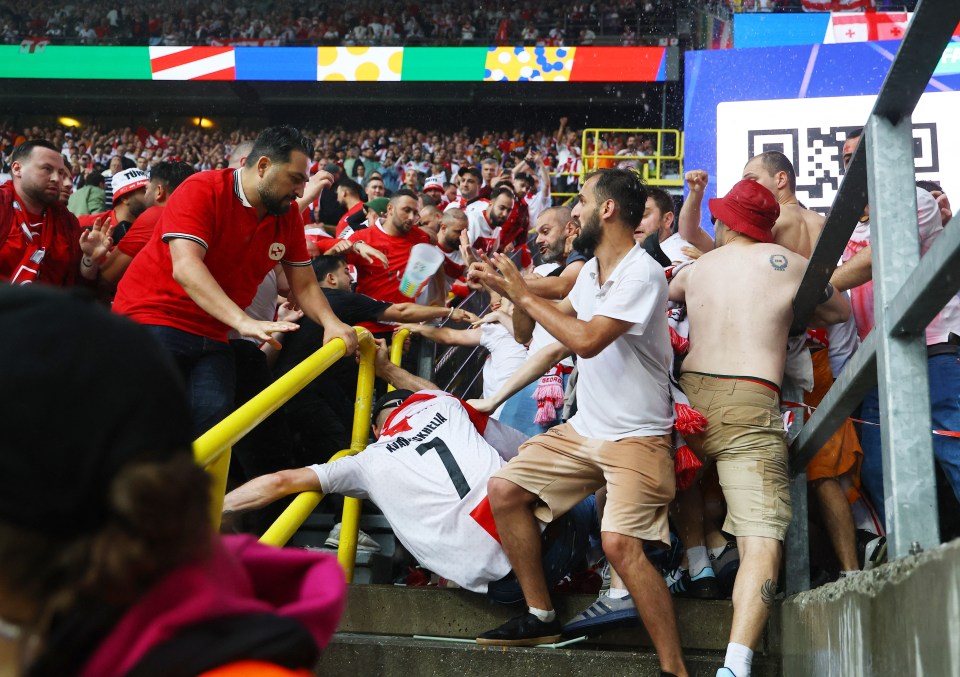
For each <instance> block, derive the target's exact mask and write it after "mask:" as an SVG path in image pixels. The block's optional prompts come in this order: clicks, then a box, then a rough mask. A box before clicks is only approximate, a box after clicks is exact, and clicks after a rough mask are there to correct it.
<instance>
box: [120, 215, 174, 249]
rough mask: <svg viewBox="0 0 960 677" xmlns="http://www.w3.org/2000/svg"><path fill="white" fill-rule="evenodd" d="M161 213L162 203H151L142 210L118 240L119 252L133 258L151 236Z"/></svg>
mask: <svg viewBox="0 0 960 677" xmlns="http://www.w3.org/2000/svg"><path fill="white" fill-rule="evenodd" d="M161 214H163V205H153V206H152V207H150V208H149V209H147V210H146V211H144V212H143V213H142V214H141V215H140V216H138V217H137V220H136V221H134V222H133V225H132V226H130V230H128V231H127V234H126V235H124V236H123V239H122V240H120V244H118V245H117V249H119V250H120V253H122V254H126V255H127V256H129V257H130V258H133V257H134V256H136V255H137V254H139V253H140V250H141V249H143V248H144V247H146V246H147V242H149V241H150V238H151V237H153V231H155V230H156V229H157V222H159V221H160V215H161Z"/></svg>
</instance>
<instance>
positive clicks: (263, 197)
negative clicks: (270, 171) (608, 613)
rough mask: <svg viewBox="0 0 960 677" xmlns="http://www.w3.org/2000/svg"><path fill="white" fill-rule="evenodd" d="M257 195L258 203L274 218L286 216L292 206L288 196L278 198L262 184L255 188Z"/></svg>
mask: <svg viewBox="0 0 960 677" xmlns="http://www.w3.org/2000/svg"><path fill="white" fill-rule="evenodd" d="M257 193H258V194H259V195H260V201H261V202H262V203H263V207H264V209H266V210H267V213H268V214H272V215H274V216H280V215H281V214H286V213H287V212H288V211H290V206H291V205H292V204H293V201H292V200H291V199H290V196H289V195H284V196H282V197H281V196H278V195H276V194H275V193H274V192H273V191H272V190H271V189H270V188H267V187H266V186H264V185H262V184H261V185H259V186H257Z"/></svg>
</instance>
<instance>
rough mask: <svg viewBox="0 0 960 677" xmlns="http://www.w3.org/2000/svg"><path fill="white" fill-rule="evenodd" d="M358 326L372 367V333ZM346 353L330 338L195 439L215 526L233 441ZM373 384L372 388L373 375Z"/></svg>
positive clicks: (196, 453) (216, 526)
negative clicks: (210, 482) (210, 491)
mask: <svg viewBox="0 0 960 677" xmlns="http://www.w3.org/2000/svg"><path fill="white" fill-rule="evenodd" d="M356 330H357V336H358V338H359V340H360V346H361V354H363V351H364V346H366V351H367V353H369V362H370V365H369V368H370V370H371V371H372V370H373V355H374V351H375V348H374V343H373V336H372V335H371V334H370V332H369V331H367V330H366V329H362V328H359V327H357V328H356ZM345 354H346V345H345V344H344V342H343V341H342V340H339V339H335V340H333V341H330V343H328V344H327V345H325V346H323V347H322V348H321V349H320V350H318V351H317V352H315V353H314V354H313V355H311V356H310V357H308V358H307V359H305V360H304V361H303V362H301V363H300V364H298V365H297V366H296V367H294V368H293V369H291V370H290V371H288V372H287V373H286V374H284V375H283V376H281V377H280V378H278V379H277V380H276V381H274V382H273V383H271V384H270V385H269V386H267V387H266V388H264V390H263V391H262V392H260V393H258V394H257V395H255V396H254V397H252V398H251V399H250V400H249V401H248V402H246V403H245V404H243V405H241V406H240V407H239V408H238V409H237V410H236V411H234V412H233V413H232V414H230V415H229V416H227V417H226V418H224V419H223V420H222V421H220V422H219V423H218V424H217V425H215V426H213V427H212V428H211V429H210V430H208V431H207V432H205V433H204V434H203V435H201V436H200V437H198V438H197V439H196V440H195V441H194V443H193V455H194V458H195V459H196V461H197V464H199V465H200V466H202V467H204V468H206V469H207V471H208V472H209V473H210V474H211V475H212V476H213V488H212V489H213V500H212V501H211V506H210V507H211V510H212V511H213V525H214V527H215V528H219V526H220V517H221V514H222V512H223V495H224V493H225V490H226V487H227V472H228V470H229V469H230V450H231V448H232V447H233V445H234V444H236V442H237V441H238V440H240V439H241V438H242V437H243V436H244V435H246V434H247V433H249V432H250V431H251V430H253V429H254V428H255V427H257V425H259V424H260V422H261V421H263V420H264V419H265V418H267V417H268V416H269V415H270V414H272V413H273V412H275V411H276V410H277V409H279V408H280V407H281V406H283V405H284V404H285V403H286V402H287V401H288V400H289V399H290V398H292V397H293V396H294V395H296V394H297V393H298V392H300V391H301V390H303V388H304V387H306V385H307V384H308V383H310V382H311V381H313V379H315V378H316V377H317V376H318V375H320V374H321V373H322V372H324V371H325V370H327V369H329V368H330V367H331V366H332V365H333V364H334V363H336V362H337V360H339V359H340V358H342V357H343V356H344V355H345ZM362 373H363V368H362V366H361V374H362ZM370 385H371V390H372V387H373V380H372V378H371V381H370ZM358 392H359V391H358ZM369 407H370V405H369V402H368V404H367V420H369V416H370V408H369Z"/></svg>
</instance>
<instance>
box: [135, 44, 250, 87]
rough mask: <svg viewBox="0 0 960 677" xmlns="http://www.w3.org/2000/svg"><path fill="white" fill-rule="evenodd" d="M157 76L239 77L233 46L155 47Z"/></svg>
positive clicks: (152, 56)
mask: <svg viewBox="0 0 960 677" xmlns="http://www.w3.org/2000/svg"><path fill="white" fill-rule="evenodd" d="M150 70H151V71H152V72H153V79H154V80H236V79H237V71H236V61H235V58H234V51H233V47H151V48H150Z"/></svg>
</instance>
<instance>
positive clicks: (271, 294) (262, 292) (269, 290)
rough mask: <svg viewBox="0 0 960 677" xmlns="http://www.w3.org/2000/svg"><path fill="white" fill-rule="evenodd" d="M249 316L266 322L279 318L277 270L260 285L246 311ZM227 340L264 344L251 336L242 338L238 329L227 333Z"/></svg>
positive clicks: (270, 273) (271, 272)
mask: <svg viewBox="0 0 960 677" xmlns="http://www.w3.org/2000/svg"><path fill="white" fill-rule="evenodd" d="M243 312H245V313H246V314H247V315H249V316H250V317H252V318H253V319H255V320H262V321H264V322H273V319H274V318H275V317H276V316H277V271H276V269H274V270H271V271H270V272H269V273H267V276H266V277H265V278H263V282H261V283H260V286H259V287H257V293H256V294H254V296H253V300H252V301H251V302H250V305H249V306H247V307H246V309H244V311H243ZM227 338H229V339H230V340H231V341H233V340H234V339H243V340H245V341H252V342H253V343H256V344H257V345H260V343H262V342H261V341H260V339H257V338H252V337H250V336H241V335H240V332H238V331H237V330H236V329H231V330H230V331H229V332H228V333H227Z"/></svg>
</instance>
